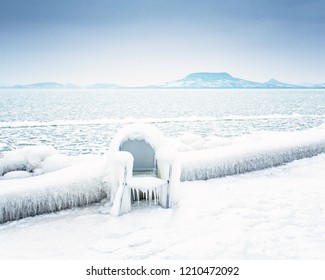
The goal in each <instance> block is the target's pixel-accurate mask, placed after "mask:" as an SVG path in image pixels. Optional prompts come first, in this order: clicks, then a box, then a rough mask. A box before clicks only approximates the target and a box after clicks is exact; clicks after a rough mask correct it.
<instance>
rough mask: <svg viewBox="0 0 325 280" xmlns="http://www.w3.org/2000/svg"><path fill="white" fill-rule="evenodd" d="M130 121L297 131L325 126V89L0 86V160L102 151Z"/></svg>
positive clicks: (180, 129)
mask: <svg viewBox="0 0 325 280" xmlns="http://www.w3.org/2000/svg"><path fill="white" fill-rule="evenodd" d="M134 122H141V123H142V122H144V123H151V124H154V125H155V126H157V127H158V128H159V129H161V130H162V131H163V132H164V133H165V135H167V136H179V135H181V134H183V133H185V132H188V131H190V132H193V133H195V134H198V135H201V136H203V137H209V136H216V135H217V136H222V137H231V136H238V135H242V134H248V133H255V132H256V131H261V130H267V131H292V130H304V129H308V128H312V127H316V126H319V125H321V124H323V123H324V122H325V90H296V89H295V90H293V89H290V90H261V89H260V90H256V89H245V90H237V89H225V90H224V89H217V90H215V89H198V90H188V89H187V90H185V89H182V90H171V89H160V90H159V89H132V90H131V89H110V90H85V89H83V90H80V89H78V90H57V89H56V90H39V89H37V90H35V89H33V90H32V89H29V90H26V89H19V90H16V89H15V90H13V89H10V90H5V89H2V90H0V157H1V156H2V155H3V153H4V152H5V151H8V150H11V149H13V148H16V147H20V146H26V145H50V146H53V147H55V148H56V149H58V150H59V151H60V152H63V153H66V154H70V155H78V154H84V153H95V154H102V153H104V152H105V151H106V150H107V148H108V146H109V143H110V141H111V139H112V136H113V135H114V133H115V132H116V131H117V130H118V129H119V128H120V127H122V126H123V125H125V124H128V123H134Z"/></svg>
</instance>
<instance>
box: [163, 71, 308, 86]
mask: <svg viewBox="0 0 325 280" xmlns="http://www.w3.org/2000/svg"><path fill="white" fill-rule="evenodd" d="M161 87H162V88H300V87H304V86H298V85H292V84H286V83H282V82H279V81H277V80H274V79H271V80H269V81H268V82H265V83H257V82H252V81H248V80H244V79H240V78H235V77H233V76H231V75H230V74H228V73H225V72H221V73H209V72H199V73H192V74H190V75H187V76H186V77H185V78H183V79H180V80H176V81H172V82H167V83H165V84H163V85H161Z"/></svg>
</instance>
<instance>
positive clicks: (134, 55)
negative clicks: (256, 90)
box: [0, 0, 325, 85]
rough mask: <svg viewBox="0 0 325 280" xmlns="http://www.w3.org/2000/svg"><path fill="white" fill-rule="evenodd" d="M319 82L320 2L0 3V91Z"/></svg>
mask: <svg viewBox="0 0 325 280" xmlns="http://www.w3.org/2000/svg"><path fill="white" fill-rule="evenodd" d="M199 71H208V72H229V73H230V74H232V75H233V76H237V77H240V78H244V79H249V80H253V81H258V82H262V81H266V80H268V79H270V78H276V79H278V80H281V81H284V82H291V83H301V82H314V83H318V82H325V1H324V0H306V1H300V0H246V1H243V0H196V1H190V0H51V1H50V0H48V1H46V0H28V1H27V0H0V84H3V85H11V84H16V83H33V82H45V81H57V82H62V83H67V82H71V83H76V84H81V85H85V84H90V83H95V82H111V83H117V84H124V85H145V84H156V83H161V82H164V81H168V80H175V79H178V78H182V77H183V76H185V75H187V74H189V73H191V72H199Z"/></svg>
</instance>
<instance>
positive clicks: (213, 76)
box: [2, 72, 325, 89]
mask: <svg viewBox="0 0 325 280" xmlns="http://www.w3.org/2000/svg"><path fill="white" fill-rule="evenodd" d="M2 88H17V89H19V88H22V89H73V88H76V89H77V88H89V89H117V88H175V89H177V88H197V89H199V88H262V89H263V88H264V89H277V88H278V89H281V88H282V89H285V88H302V89H303V88H306V89H313V88H325V83H320V84H308V83H304V84H300V85H294V84H288V83H284V82H280V81H278V80H275V79H270V80H269V81H267V82H262V83H260V82H253V81H249V80H244V79H240V78H237V77H233V76H232V75H230V74H229V73H227V72H196V73H191V74H189V75H187V76H186V77H185V78H182V79H179V80H175V81H170V82H166V83H164V84H160V85H150V86H143V87H125V86H120V85H116V84H111V83H95V84H91V85H87V86H78V85H74V84H71V83H67V84H61V83H56V82H45V83H34V84H26V85H14V86H6V87H4V86H3V87H2Z"/></svg>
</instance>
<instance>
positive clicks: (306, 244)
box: [0, 154, 325, 259]
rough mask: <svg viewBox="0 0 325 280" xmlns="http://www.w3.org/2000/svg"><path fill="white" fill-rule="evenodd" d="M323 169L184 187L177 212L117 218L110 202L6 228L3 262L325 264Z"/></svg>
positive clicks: (298, 168)
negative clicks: (309, 261)
mask: <svg viewBox="0 0 325 280" xmlns="http://www.w3.org/2000/svg"><path fill="white" fill-rule="evenodd" d="M324 169H325V154H322V155H319V156H316V157H313V158H307V159H302V160H297V161H294V162H292V163H289V164H287V165H282V166H279V167H275V168H269V169H265V170H262V171H257V172H251V173H246V174H241V175H235V176H229V177H224V178H217V179H212V180H207V181H195V182H183V183H181V185H180V189H181V198H180V201H179V204H178V207H176V208H171V209H163V208H161V207H159V206H152V205H151V206H149V205H147V204H146V203H141V204H140V205H139V206H137V204H133V205H132V208H133V211H132V212H131V213H129V214H126V215H123V216H121V217H117V218H115V217H112V216H110V215H109V214H108V213H109V211H110V204H109V202H108V201H107V203H98V204H94V205H92V206H88V207H84V208H74V209H69V210H64V211H60V212H56V213H51V214H46V215H40V216H36V217H29V218H26V219H23V220H19V221H14V222H9V223H6V224H2V225H0V240H1V242H0V258H1V259H324V258H325V204H324V201H325V188H324V186H325V185H324V182H325V173H324ZM52 174H54V173H52ZM36 178H37V177H33V178H32V179H36ZM67 179H69V176H67Z"/></svg>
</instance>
